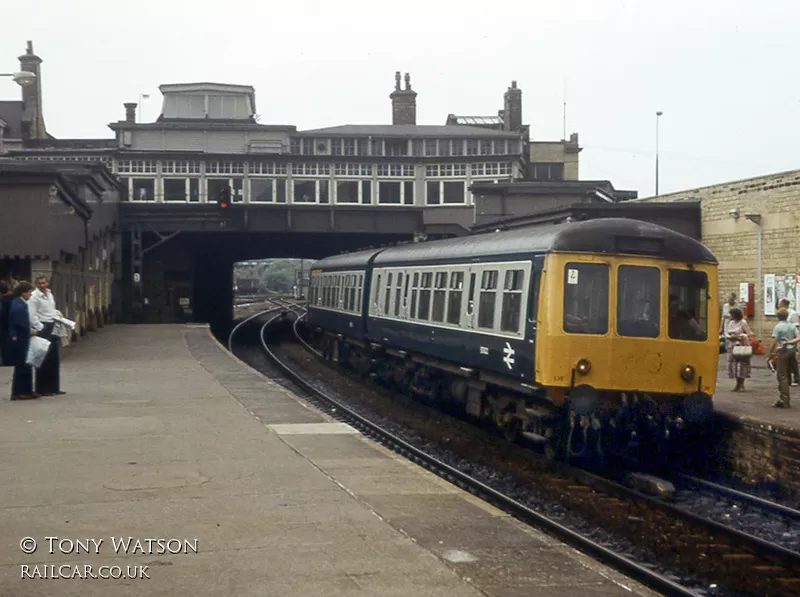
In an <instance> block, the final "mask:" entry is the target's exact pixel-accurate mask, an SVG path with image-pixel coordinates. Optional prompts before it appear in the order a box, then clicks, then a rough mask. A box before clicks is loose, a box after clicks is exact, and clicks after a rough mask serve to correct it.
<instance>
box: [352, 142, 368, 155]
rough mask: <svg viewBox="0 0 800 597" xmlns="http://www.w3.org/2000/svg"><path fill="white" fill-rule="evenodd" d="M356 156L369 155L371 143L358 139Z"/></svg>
mask: <svg viewBox="0 0 800 597" xmlns="http://www.w3.org/2000/svg"><path fill="white" fill-rule="evenodd" d="M355 143H356V155H369V143H368V142H367V140H366V139H356V140H355Z"/></svg>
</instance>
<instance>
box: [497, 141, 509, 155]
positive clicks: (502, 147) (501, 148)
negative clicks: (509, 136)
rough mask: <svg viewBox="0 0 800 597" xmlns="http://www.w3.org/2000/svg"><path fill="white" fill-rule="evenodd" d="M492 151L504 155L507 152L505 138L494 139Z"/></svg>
mask: <svg viewBox="0 0 800 597" xmlns="http://www.w3.org/2000/svg"><path fill="white" fill-rule="evenodd" d="M494 153H495V155H505V154H507V153H508V143H507V142H506V140H505V139H495V140H494Z"/></svg>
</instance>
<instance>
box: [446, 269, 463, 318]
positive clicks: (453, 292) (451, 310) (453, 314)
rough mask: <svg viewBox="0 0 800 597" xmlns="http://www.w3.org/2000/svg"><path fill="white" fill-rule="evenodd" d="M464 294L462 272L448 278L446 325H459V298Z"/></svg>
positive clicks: (454, 273)
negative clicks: (448, 293) (448, 291)
mask: <svg viewBox="0 0 800 597" xmlns="http://www.w3.org/2000/svg"><path fill="white" fill-rule="evenodd" d="M463 294H464V272H453V275H452V276H450V295H449V296H448V297H447V323H452V324H453V325H458V324H459V323H461V297H462V295H463Z"/></svg>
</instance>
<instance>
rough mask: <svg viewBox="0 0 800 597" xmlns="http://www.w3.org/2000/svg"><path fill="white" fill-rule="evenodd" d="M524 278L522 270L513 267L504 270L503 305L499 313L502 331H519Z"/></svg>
mask: <svg viewBox="0 0 800 597" xmlns="http://www.w3.org/2000/svg"><path fill="white" fill-rule="evenodd" d="M524 278H525V272H524V270H521V269H513V270H508V271H507V272H506V275H505V280H504V283H503V307H502V312H501V315H500V330H501V331H503V332H515V333H516V332H519V316H520V314H521V312H522V285H523V280H524Z"/></svg>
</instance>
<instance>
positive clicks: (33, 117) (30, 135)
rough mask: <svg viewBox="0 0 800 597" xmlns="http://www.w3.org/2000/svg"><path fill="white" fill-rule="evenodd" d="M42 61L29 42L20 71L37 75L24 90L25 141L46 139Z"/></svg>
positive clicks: (20, 63)
mask: <svg viewBox="0 0 800 597" xmlns="http://www.w3.org/2000/svg"><path fill="white" fill-rule="evenodd" d="M41 63H42V59H41V58H39V57H38V56H37V55H36V54H34V53H33V42H32V41H28V47H27V48H26V50H25V53H24V54H23V55H22V56H20V57H19V69H20V70H23V71H29V72H32V73H33V74H35V75H36V81H35V82H34V83H33V84H32V85H26V86H25V87H23V88H22V137H23V139H26V140H28V139H46V138H47V131H46V130H45V127H44V112H43V111H42V69H41V68H40V66H39V65H40V64H41Z"/></svg>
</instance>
